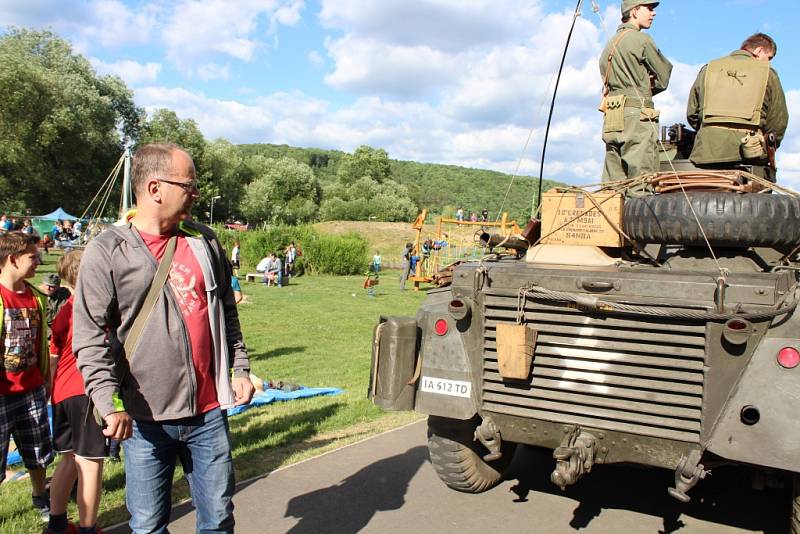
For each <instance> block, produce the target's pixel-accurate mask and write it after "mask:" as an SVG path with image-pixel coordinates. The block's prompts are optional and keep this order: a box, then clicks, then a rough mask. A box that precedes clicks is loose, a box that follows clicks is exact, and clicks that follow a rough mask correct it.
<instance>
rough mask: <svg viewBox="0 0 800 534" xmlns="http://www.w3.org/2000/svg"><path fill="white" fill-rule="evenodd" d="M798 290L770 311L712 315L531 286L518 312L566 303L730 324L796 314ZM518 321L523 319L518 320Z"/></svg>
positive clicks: (521, 290)
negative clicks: (528, 305) (537, 304)
mask: <svg viewBox="0 0 800 534" xmlns="http://www.w3.org/2000/svg"><path fill="white" fill-rule="evenodd" d="M798 291H800V289H798V290H795V291H794V292H792V293H787V294H786V295H784V296H783V298H782V299H781V300H780V301H779V302H778V303H777V304H776V305H775V306H772V307H770V308H767V309H764V310H759V311H751V312H748V311H745V310H741V309H738V310H737V311H735V312H729V313H712V312H706V311H700V310H698V311H689V310H674V309H665V308H657V307H654V306H637V305H633V304H623V303H621V302H612V301H607V300H602V299H600V298H598V297H595V296H592V295H586V294H582V293H569V292H566V291H553V290H551V289H546V288H544V287H541V286H538V285H536V284H534V283H530V284H528V285H527V286H524V287H521V288H519V298H518V306H517V312H518V314H520V313H521V314H523V317H524V311H521V310H524V303H525V301H526V300H528V299H537V300H552V301H563V302H570V303H573V304H575V306H576V307H577V308H579V309H582V310H586V311H590V312H597V313H621V314H626V315H639V316H647V317H661V318H671V319H683V320H688V321H727V320H729V319H745V320H755V321H757V320H761V319H771V318H774V317H777V316H779V315H786V314H788V313H791V312H793V311H794V309H795V308H796V307H797V303H798ZM518 320H520V319H519V317H518Z"/></svg>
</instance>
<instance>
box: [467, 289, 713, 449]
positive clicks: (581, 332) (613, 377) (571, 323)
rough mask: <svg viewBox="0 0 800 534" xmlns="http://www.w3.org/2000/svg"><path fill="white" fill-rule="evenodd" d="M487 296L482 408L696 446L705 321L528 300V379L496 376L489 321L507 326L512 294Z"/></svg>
mask: <svg viewBox="0 0 800 534" xmlns="http://www.w3.org/2000/svg"><path fill="white" fill-rule="evenodd" d="M493 293H494V294H491V293H490V294H487V295H486V307H485V325H484V358H483V391H482V393H483V408H484V409H485V410H488V411H492V412H496V413H504V414H510V415H517V416H522V417H530V418H536V419H543V420H546V421H554V422H559V423H570V424H579V425H582V426H587V427H592V428H598V429H605V430H616V431H621V432H630V433H633V434H639V435H645V436H654V437H662V438H669V439H675V440H680V441H688V442H692V443H697V442H699V441H700V428H701V424H702V406H703V368H704V358H705V330H706V327H705V323H703V322H679V321H676V320H674V319H657V318H653V319H649V318H639V317H635V318H634V317H630V316H606V315H588V314H586V313H584V312H582V311H579V310H575V309H573V308H570V307H567V306H566V305H564V304H562V303H556V302H544V301H531V300H528V301H527V304H526V307H525V319H526V322H527V324H529V325H532V327H533V328H535V329H536V330H537V331H538V338H537V341H536V348H535V350H534V357H533V370H532V374H531V378H530V380H528V381H518V380H511V381H504V380H503V378H502V377H501V376H500V374H499V373H498V364H497V344H496V337H495V336H496V333H495V332H496V325H497V323H499V322H506V323H514V322H515V321H516V316H517V297H516V295H514V296H510V294H509V296H503V295H501V294H500V292H499V291H498V292H493Z"/></svg>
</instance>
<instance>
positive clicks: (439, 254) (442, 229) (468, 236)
mask: <svg viewBox="0 0 800 534" xmlns="http://www.w3.org/2000/svg"><path fill="white" fill-rule="evenodd" d="M427 216H428V210H427V209H423V210H422V212H421V213H420V214H419V215H418V216H417V218H416V219H415V220H414V222H413V223H412V224H411V227H412V228H413V229H414V231H415V232H416V235H415V237H414V247H413V249H412V251H411V255H412V256H416V257H417V258H418V259H417V261H416V264H415V266H414V270H413V271H412V272H411V273H410V275H409V277H408V279H409V280H410V281H412V282H414V290H415V291H418V290H419V285H420V283H426V284H429V283H431V282H433V275H434V273H436V272H438V271H439V270H441V269H442V268H443V267H447V266H448V265H450V264H452V263H454V262H456V261H464V260H477V259H480V258H481V257H482V256H483V254H484V251H483V247H482V246H481V245H480V243H479V242H478V240H477V236H476V234H477V233H479V232H480V233H483V232H487V233H490V234H491V233H494V234H500V235H503V236H508V235H512V234H519V233H520V232H521V230H520V227H519V225H518V224H517V222H516V221H514V220H512V221H509V220H508V213H506V212H503V214H502V215H501V216H500V220H498V221H494V222H491V221H487V222H483V221H474V222H473V221H459V220H458V219H450V218H445V217H439V219H438V220H437V221H436V228H435V230H434V233H433V234H432V235H430V234H429V236H423V232H424V227H425V219H426V218H427ZM428 240H430V241H431V244H432V247H431V248H430V249H429V250H427V251H426V250H423V246H424V244H425V242H426V241H428Z"/></svg>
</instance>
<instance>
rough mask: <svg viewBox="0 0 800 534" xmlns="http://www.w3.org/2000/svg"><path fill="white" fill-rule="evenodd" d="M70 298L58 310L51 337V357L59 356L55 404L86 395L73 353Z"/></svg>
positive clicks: (54, 379) (55, 380) (56, 372)
mask: <svg viewBox="0 0 800 534" xmlns="http://www.w3.org/2000/svg"><path fill="white" fill-rule="evenodd" d="M73 299H74V297H70V298H69V299H68V300H67V302H65V303H64V306H62V307H61V309H60V310H58V313H57V314H56V317H55V319H53V325H52V326H51V330H52V335H51V336H50V355H51V356H58V365H57V366H56V371H55V375H54V376H53V404H57V403H59V402H61V401H63V400H65V399H68V398H70V397H76V396H78V395H85V394H86V392H85V390H84V389H83V377H82V376H81V373H80V372H79V371H78V365H77V362H76V361H75V355H74V354H73V353H72V301H73Z"/></svg>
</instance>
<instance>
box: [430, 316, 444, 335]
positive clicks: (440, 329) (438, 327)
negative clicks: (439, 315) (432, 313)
mask: <svg viewBox="0 0 800 534" xmlns="http://www.w3.org/2000/svg"><path fill="white" fill-rule="evenodd" d="M433 331H434V332H436V335H437V336H443V335H445V334H446V333H447V321H446V320H444V319H438V320H437V321H436V322H435V323H434V324H433Z"/></svg>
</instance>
